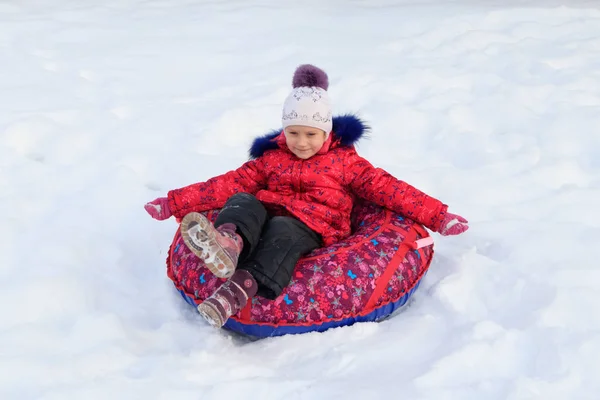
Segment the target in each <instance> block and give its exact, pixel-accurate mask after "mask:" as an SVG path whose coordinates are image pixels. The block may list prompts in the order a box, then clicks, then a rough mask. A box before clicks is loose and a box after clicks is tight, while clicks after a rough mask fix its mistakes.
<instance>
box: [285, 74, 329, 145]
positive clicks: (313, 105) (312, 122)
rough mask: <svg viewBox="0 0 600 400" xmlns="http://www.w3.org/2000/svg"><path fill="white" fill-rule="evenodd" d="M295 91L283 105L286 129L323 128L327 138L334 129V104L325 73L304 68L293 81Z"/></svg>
mask: <svg viewBox="0 0 600 400" xmlns="http://www.w3.org/2000/svg"><path fill="white" fill-rule="evenodd" d="M292 86H293V87H294V89H293V90H292V93H290V94H289V96H288V97H287V98H286V99H285V102H284V103H283V115H282V117H281V121H282V124H283V127H284V128H286V127H288V126H290V125H304V126H312V127H313V128H319V129H322V130H324V131H325V133H326V134H327V135H329V133H330V132H331V128H332V119H331V118H332V112H331V102H330V100H329V94H328V93H327V88H328V87H329V81H328V78H327V74H326V73H325V71H323V70H322V69H319V68H317V67H315V66H313V65H309V64H306V65H301V66H299V67H298V68H297V69H296V72H295V73H294V78H293V80H292Z"/></svg>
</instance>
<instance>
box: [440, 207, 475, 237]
mask: <svg viewBox="0 0 600 400" xmlns="http://www.w3.org/2000/svg"><path fill="white" fill-rule="evenodd" d="M468 223H469V221H467V220H466V219H464V218H463V217H461V216H460V215H456V214H451V213H449V212H447V213H446V217H445V218H444V220H443V221H442V224H441V225H440V230H439V232H440V235H442V236H454V235H460V234H461V233H463V232H464V231H466V230H467V229H469V225H468Z"/></svg>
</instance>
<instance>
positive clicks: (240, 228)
mask: <svg viewBox="0 0 600 400" xmlns="http://www.w3.org/2000/svg"><path fill="white" fill-rule="evenodd" d="M267 219H268V215H267V210H266V209H265V206H263V204H262V203H261V202H260V201H258V199H257V198H256V197H254V196H253V195H251V194H248V193H236V194H234V195H233V196H231V197H230V198H229V200H227V202H226V203H225V206H223V208H222V209H221V212H220V213H219V216H218V217H217V220H216V221H215V227H216V228H218V227H220V226H222V225H225V224H228V223H231V224H233V225H235V228H236V232H237V233H239V235H240V236H241V237H242V239H243V241H244V247H243V250H242V254H240V259H239V260H240V262H241V261H243V260H244V259H245V258H246V257H248V255H250V254H252V252H253V251H254V249H255V248H256V246H257V245H258V242H259V240H260V235H261V232H262V230H263V226H264V225H265V222H266V221H267Z"/></svg>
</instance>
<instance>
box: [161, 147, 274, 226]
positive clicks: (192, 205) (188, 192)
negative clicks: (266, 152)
mask: <svg viewBox="0 0 600 400" xmlns="http://www.w3.org/2000/svg"><path fill="white" fill-rule="evenodd" d="M265 186H266V174H265V171H264V161H263V160H262V159H261V158H257V159H255V160H251V161H248V162H246V163H245V164H244V165H242V166H241V167H240V168H238V169H236V170H233V171H229V172H227V173H225V174H223V175H219V176H215V177H214V178H211V179H209V180H207V181H206V182H199V183H194V184H192V185H189V186H185V187H183V188H180V189H175V190H171V191H169V193H168V194H167V197H168V199H169V209H170V210H171V213H173V215H174V216H175V217H176V218H183V217H184V216H185V215H186V214H188V213H190V212H192V211H195V212H202V211H208V210H213V209H217V208H222V207H223V206H224V205H225V202H226V201H227V199H229V198H230V197H231V196H232V195H234V194H236V193H249V194H256V193H257V192H258V191H259V190H260V189H262V188H263V187H265Z"/></svg>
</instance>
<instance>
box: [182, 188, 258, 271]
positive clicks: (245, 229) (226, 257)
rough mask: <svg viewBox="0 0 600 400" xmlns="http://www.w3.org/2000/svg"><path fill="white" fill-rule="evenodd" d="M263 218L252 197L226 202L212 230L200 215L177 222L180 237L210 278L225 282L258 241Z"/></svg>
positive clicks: (243, 195) (236, 198) (233, 198)
mask: <svg viewBox="0 0 600 400" xmlns="http://www.w3.org/2000/svg"><path fill="white" fill-rule="evenodd" d="M266 218H267V211H266V210H265V208H264V206H263V205H262V204H261V203H260V202H259V201H258V200H257V199H256V198H255V197H254V196H252V195H249V194H245V193H243V194H236V195H233V196H231V197H230V198H229V200H227V203H225V206H224V207H223V210H222V211H221V213H219V216H218V217H217V221H215V224H214V226H213V224H211V222H210V221H209V220H208V219H207V218H206V217H205V216H204V215H202V214H200V213H196V212H192V213H189V214H187V215H186V216H185V217H184V218H183V220H182V221H181V235H182V237H183V241H184V242H185V244H186V246H187V247H188V248H189V249H190V250H191V251H192V252H193V253H194V254H195V255H196V256H198V258H200V259H201V260H202V261H204V264H205V265H206V267H207V268H208V269H209V270H210V271H211V272H212V273H213V274H215V275H216V276H218V277H219V278H229V277H231V276H232V274H233V273H234V271H235V268H236V266H237V264H238V260H239V259H240V256H241V257H242V259H244V258H245V257H246V256H247V254H249V252H250V251H252V249H253V247H255V246H256V243H257V242H258V241H259V240H260V232H261V231H262V228H263V225H264V221H265V220H266ZM240 234H241V235H240Z"/></svg>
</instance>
